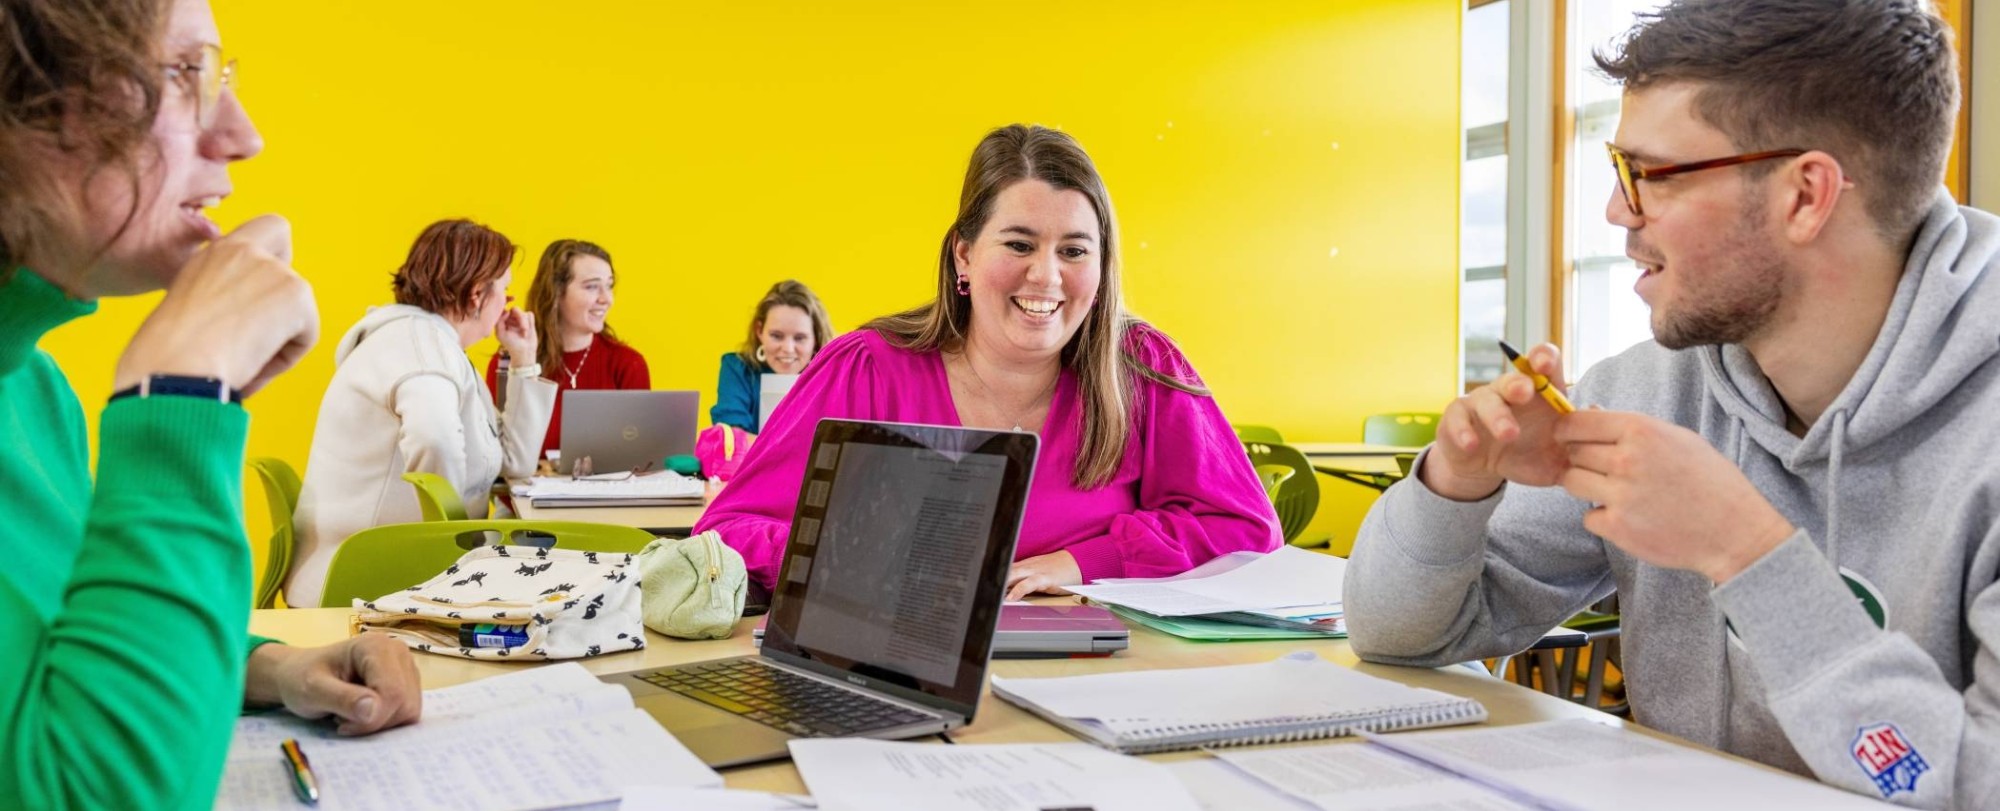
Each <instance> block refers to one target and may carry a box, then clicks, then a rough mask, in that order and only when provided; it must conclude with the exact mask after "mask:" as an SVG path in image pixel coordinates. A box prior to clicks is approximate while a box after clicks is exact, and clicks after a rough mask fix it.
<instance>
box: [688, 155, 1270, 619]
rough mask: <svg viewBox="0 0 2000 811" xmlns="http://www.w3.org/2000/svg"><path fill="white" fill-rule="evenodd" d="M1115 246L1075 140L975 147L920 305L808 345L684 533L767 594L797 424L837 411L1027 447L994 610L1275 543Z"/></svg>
mask: <svg viewBox="0 0 2000 811" xmlns="http://www.w3.org/2000/svg"><path fill="white" fill-rule="evenodd" d="M1117 236H1118V225H1117V219H1116V217H1115V216H1114V215H1113V213H1112V211H1111V201H1110V198H1109V196H1108V195H1107V194H1106V193H1105V190H1104V181H1103V180H1102V179H1101V178H1100V177H1099V176H1098V174H1097V168H1096V167H1095V166H1094V165H1092V163H1091V161H1090V157H1089V156H1088V155H1086V154H1084V152H1083V148H1082V147H1081V146H1079V145H1078V144H1077V143H1076V141H1075V140H1074V139H1072V138H1070V137H1069V136H1068V135H1065V134H1063V133H1060V132H1056V131H1054V130H1049V129H1044V128H1041V127H1023V126H1020V125H1014V126H1010V127H1004V128H1002V129H998V130H994V131H993V132H992V133H990V134H988V135H987V136H986V138H985V140H983V141H981V142H980V143H979V146H978V148H976V149H974V150H973V153H972V164H971V166H969V167H968V168H967V169H966V173H965V186H964V188H963V190H962V191H961V192H960V194H959V205H958V219H957V221H955V222H953V223H952V225H951V228H950V230H949V231H947V232H946V233H945V238H944V246H943V250H942V252H941V254H940V256H939V261H938V276H937V285H938V288H937V289H938V295H937V300H935V301H933V302H930V303H928V304H925V305H923V306H921V307H918V308H917V309H914V310H910V311H908V312H904V313H899V314H896V315H892V316H888V317H884V318H878V319H876V320H875V321H873V322H871V323H869V324H867V325H866V326H864V327H863V328H862V329H860V330H857V331H855V332H853V333H850V334H848V335H846V336H843V337H841V338H839V339H838V340H835V341H833V342H832V343H830V344H828V345H827V346H826V348H825V349H823V350H821V351H820V353H819V355H818V356H817V357H815V358H813V361H812V363H811V364H810V365H808V366H807V367H806V370H805V372H804V373H803V375H802V376H801V377H800V378H799V381H798V383H797V384H796V385H795V386H794V387H793V388H792V391H791V393H790V394H788V395H786V396H785V399H784V402H783V403H782V404H781V405H779V407H778V410H777V411H776V413H774V414H772V415H771V420H770V422H769V423H768V424H766V425H765V426H764V432H763V434H762V435H760V436H759V437H758V439H757V443H756V444H755V445H752V446H751V448H750V452H749V454H748V455H747V456H746V457H745V458H744V460H743V467H742V468H741V470H740V471H739V472H738V473H737V476H736V479H735V480H734V481H733V482H732V483H731V484H730V486H729V487H728V488H727V489H725V490H723V491H722V493H721V494H720V495H719V496H718V497H717V498H716V500H715V503H713V504H712V505H710V506H709V508H708V510H707V512H706V513H704V514H703V515H702V518H701V521H700V523H699V524H697V525H696V526H695V530H696V531H707V530H711V529H713V530H717V531H719V532H720V533H721V534H722V540H723V541H724V542H725V543H728V544H729V545H730V546H731V547H733V548H734V549H736V551H738V552H741V553H742V554H743V559H744V561H745V563H747V564H748V566H749V569H750V579H751V582H752V583H755V584H757V585H758V586H760V587H762V588H763V589H764V590H765V591H766V592H767V593H768V591H769V589H770V588H771V587H772V586H773V585H775V584H776V582H777V579H778V569H779V567H780V565H781V563H782V561H783V554H782V553H783V552H784V546H785V539H786V537H787V536H788V535H789V533H790V530H791V519H792V507H793V504H794V502H795V501H796V500H797V498H798V493H799V483H800V480H801V479H802V478H803V477H804V475H805V465H806V456H807V451H808V450H809V448H810V447H811V444H812V435H813V428H814V426H815V425H816V424H817V423H818V422H819V420H820V419H821V418H822V417H844V418H849V419H865V420H886V421H892V422H911V423H926V424H932V425H961V426H967V427H974V428H995V429H1010V428H1011V429H1018V430H1026V431H1033V432H1035V433H1036V434H1038V435H1040V436H1041V456H1040V458H1039V459H1038V460H1037V461H1036V465H1035V478H1034V483H1033V485H1032V489H1031V490H1030V491H1029V495H1028V506H1027V516H1026V518H1025V520H1024V521H1023V522H1022V525H1021V538H1020V544H1019V546H1018V547H1017V549H1016V552H1015V555H1016V557H1015V562H1014V567H1013V569H1012V571H1011V572H1010V573H1009V574H1008V582H1009V584H1010V585H1009V589H1008V595H1007V596H1008V599H1019V598H1020V597H1022V596H1025V595H1027V594H1030V593H1034V592H1060V591H1061V590H1062V587H1064V586H1070V585H1076V584H1079V583H1086V582H1091V581H1095V580H1098V579H1100V578H1107V577H1162V576H1166V575H1171V574H1177V573H1179V572H1183V571H1186V570H1187V569H1189V568H1192V567H1194V566H1196V565H1198V564H1200V563H1202V562H1204V561H1207V560H1209V559H1210V558H1213V557H1216V556H1218V555H1223V554H1227V553H1230V552H1235V551H1238V550H1244V549H1248V550H1255V551H1259V552H1267V551H1270V550H1272V549H1275V548H1277V546H1278V544H1279V543H1280V536H1279V532H1278V518H1277V515H1276V513H1274V512H1273V511H1272V509H1271V502H1270V501H1269V499H1267V498H1266V497H1265V495H1264V489H1263V487H1262V486H1261V485H1260V484H1259V483H1258V481H1257V475H1256V473H1255V472H1254V471H1253V470H1252V469H1251V467H1250V461H1249V458H1248V456H1247V455H1245V453H1244V451H1243V445H1242V444H1241V443H1240V442H1238V441H1237V439H1236V434H1235V432H1234V431H1232V430H1231V429H1230V427H1229V422H1228V420H1226V419H1224V418H1223V416H1222V410H1221V409H1220V408H1218V407H1216V404H1215V400H1214V399H1213V398H1211V397H1210V396H1209V393H1208V390H1207V389H1206V388H1204V387H1203V385H1202V383H1201V378H1200V377H1198V376H1197V375H1196V374H1195V371H1194V368H1193V367H1192V366H1190V365H1189V364H1188V362H1187V359H1186V358H1185V357H1183V356H1182V355H1181V353H1180V350H1179V349H1177V348H1175V346H1174V344H1173V342H1172V341H1170V340H1168V339H1167V337H1166V336H1165V335H1164V334H1162V333H1160V332H1159V331H1158V330H1156V329H1153V328H1152V327H1151V326H1148V325H1147V324H1145V323H1144V322H1141V321H1139V320H1138V319H1137V318H1134V317H1133V316H1132V315H1131V314H1129V313H1127V312H1126V311H1125V307H1124V302H1123V299H1122V296H1121V294H1120V288H1119V274H1118V268H1119V264H1118V254H1117Z"/></svg>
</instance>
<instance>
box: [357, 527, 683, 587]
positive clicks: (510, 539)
mask: <svg viewBox="0 0 2000 811" xmlns="http://www.w3.org/2000/svg"><path fill="white" fill-rule="evenodd" d="M488 533H497V534H498V535H499V536H500V539H501V540H500V542H501V543H505V544H522V545H530V546H548V545H550V544H549V543H548V540H549V539H550V538H551V537H553V539H554V544H553V545H554V546H555V548H557V549H576V550H581V551H586V552H638V551H639V550H641V549H644V548H645V547H646V544H649V543H652V542H653V534H652V533H650V532H647V531H645V530H643V529H633V528H632V527H622V526H617V525H613V524H586V523H583V522H581V521H519V520H512V519H480V520H473V521H425V522H421V523H416V524H388V525H385V526H379V527H374V528H372V529H364V530H362V531H360V532H357V533H354V535H352V536H350V537H349V538H348V539H347V540H346V541H345V542H343V543H341V545H340V549H338V550H337V551H335V552H334V553H333V560H332V562H330V563H328V564H327V568H326V587H325V589H324V590H322V591H321V592H320V600H319V604H320V606H321V607H322V608H345V607H347V606H349V605H352V604H353V602H354V600H355V599H357V598H358V599H363V600H372V599H374V598H376V597H380V596H382V595H384V594H388V593H390V592H394V591H398V590H401V589H406V588H409V587H411V586H414V585H416V584H418V583H422V582H424V581H425V580H429V579H431V578H432V577H434V576H436V575H437V573H438V572H442V571H444V570H445V569H446V568H447V567H449V566H451V565H452V564H453V563H456V562H457V561H458V559H459V557H461V556H463V555H464V554H465V553H466V552H467V551H468V550H471V549H473V548H474V547H478V546H482V545H485V544H486V542H487V539H488ZM530 540H532V541H534V543H532V544H525V543H522V542H524V541H530Z"/></svg>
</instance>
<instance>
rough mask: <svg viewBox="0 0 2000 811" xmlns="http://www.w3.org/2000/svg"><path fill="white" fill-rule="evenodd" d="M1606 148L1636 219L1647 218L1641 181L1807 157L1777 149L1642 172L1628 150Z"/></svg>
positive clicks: (1614, 145) (1606, 144)
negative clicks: (1626, 151) (1772, 160)
mask: <svg viewBox="0 0 2000 811" xmlns="http://www.w3.org/2000/svg"><path fill="white" fill-rule="evenodd" d="M1604 149H1605V150H1606V151H1608V152H1610V153H1611V169H1612V171H1613V172H1616V173H1617V175H1618V190H1619V191H1620V192H1622V193H1623V194H1624V195H1625V207H1626V208H1628V209H1631V210H1632V216H1635V217H1643V216H1645V215H1646V212H1645V210H1644V209H1643V208H1641V207H1640V205H1639V181H1641V180H1652V179H1654V178H1661V177H1667V176H1669V175H1679V174H1686V173H1688V172H1699V171H1702V170H1703V169H1720V168H1722V167H1724V166H1737V165H1740V164H1745V163H1756V162H1757V161H1767V160H1771V159H1773V158H1796V157H1798V156H1800V155H1804V154H1806V151H1805V150H1803V149H1777V150H1772V151H1770V152H1751V153H1748V154H1744V155H1731V156H1729V157H1726V158H1714V159H1712V160H1705V161H1695V162H1694V163H1673V164H1668V165H1666V166H1656V167H1653V168H1651V169H1642V168H1639V167H1638V166H1636V165H1634V164H1633V162H1632V156H1631V155H1628V154H1626V153H1625V150H1623V149H1619V148H1618V146H1617V145H1616V144H1612V143H1608V142H1607V143H1605V145H1604Z"/></svg>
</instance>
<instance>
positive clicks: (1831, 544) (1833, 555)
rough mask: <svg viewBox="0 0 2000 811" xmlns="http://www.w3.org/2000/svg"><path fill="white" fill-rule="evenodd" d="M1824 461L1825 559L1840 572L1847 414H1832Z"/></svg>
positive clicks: (1841, 412)
mask: <svg viewBox="0 0 2000 811" xmlns="http://www.w3.org/2000/svg"><path fill="white" fill-rule="evenodd" d="M1829 444H1830V446H1831V447H1830V449H1829V451H1828V453H1827V461H1826V559H1827V562H1828V563H1832V564H1833V570H1834V571H1835V572H1839V571H1840V466H1841V457H1842V456H1843V455H1845V454H1846V451H1847V412H1846V411H1835V412H1833V437H1832V441H1831V443H1829Z"/></svg>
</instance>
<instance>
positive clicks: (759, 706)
mask: <svg viewBox="0 0 2000 811" xmlns="http://www.w3.org/2000/svg"><path fill="white" fill-rule="evenodd" d="M638 678H639V679H640V680H642V681H646V682H649V683H651V684H654V685H656V686H658V687H661V688H664V689H666V690H669V691H672V692H675V693H679V694H681V695H684V696H687V697H688V698H692V699H694V700H696V701H699V702H701V703H703V704H707V705H709V706H711V707H715V708H717V709H722V710H727V711H729V712H732V713H735V714H737V715H740V716H743V717H745V718H748V719H750V720H752V721H756V722H758V723H761V724H765V725H767V726H772V727H776V728H778V729H782V730H784V731H786V732H789V733H791V734H793V735H798V736H801V737H809V738H826V737H837V736H841V735H856V734H860V733H863V732H869V731H871V730H877V729H888V728H890V727H896V726H902V725H904V724H910V723H915V722H917V721H924V720H930V719H933V718H935V716H931V715H925V714H922V713H918V712H914V711H912V710H908V709H904V708H903V707H900V706H897V705H895V704H891V703H889V702H887V701H880V700H877V699H874V698H871V697H869V696H866V695H862V694H861V693H857V692H855V691H853V690H844V689H841V688H839V687H835V686H833V685H831V684H826V683H824V682H821V681H818V680H815V679H809V678H806V677H804V676H800V675H798V674H796V673H792V672H790V671H787V670H782V669H779V668H775V667H771V666H769V665H765V664H763V663H761V662H759V661H757V660H755V659H742V660H737V661H731V662H711V663H706V664H698V665H687V666H684V667H670V668H666V669H663V670H656V671H653V672H651V673H647V674H645V675H642V676H639V677H638Z"/></svg>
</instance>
